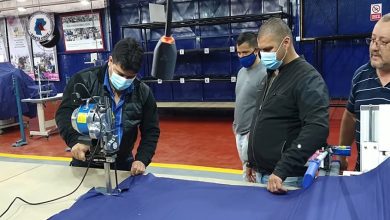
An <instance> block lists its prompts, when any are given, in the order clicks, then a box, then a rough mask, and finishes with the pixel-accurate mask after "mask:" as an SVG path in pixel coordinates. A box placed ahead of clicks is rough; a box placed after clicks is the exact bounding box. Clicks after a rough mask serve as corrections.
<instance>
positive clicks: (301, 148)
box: [273, 73, 329, 180]
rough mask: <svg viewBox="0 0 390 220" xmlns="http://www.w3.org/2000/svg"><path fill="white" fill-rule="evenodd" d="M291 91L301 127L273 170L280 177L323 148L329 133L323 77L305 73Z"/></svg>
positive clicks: (288, 174) (326, 93) (301, 164)
mask: <svg viewBox="0 0 390 220" xmlns="http://www.w3.org/2000/svg"><path fill="white" fill-rule="evenodd" d="M294 93H295V97H296V99H297V100H296V105H297V108H298V111H299V118H300V120H301V124H302V129H301V131H300V133H299V135H298V137H297V138H296V139H295V140H294V141H293V142H292V144H291V145H292V146H290V147H289V148H288V149H287V150H286V151H285V152H283V154H282V158H281V159H280V160H279V161H278V163H277V164H276V167H275V169H274V171H273V174H275V175H276V176H278V177H280V178H281V179H282V180H284V179H285V178H286V177H288V176H291V173H293V171H294V169H297V168H301V167H302V166H303V165H304V164H305V163H306V162H307V159H308V158H309V157H310V156H311V155H313V153H314V152H315V151H316V150H317V149H319V148H321V147H324V146H325V145H326V142H327V138H328V134H329V112H328V107H329V95H328V89H327V87H326V84H325V82H324V80H323V79H322V77H321V76H320V75H319V74H314V73H313V74H312V73H310V74H308V75H307V76H306V77H305V78H304V79H302V80H301V82H300V83H299V85H298V86H297V87H296V89H295V91H294Z"/></svg>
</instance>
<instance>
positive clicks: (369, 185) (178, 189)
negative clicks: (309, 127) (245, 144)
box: [51, 160, 390, 220]
mask: <svg viewBox="0 0 390 220" xmlns="http://www.w3.org/2000/svg"><path fill="white" fill-rule="evenodd" d="M389 171H390V160H386V161H385V162H383V163H382V164H381V165H380V166H379V167H378V168H376V169H375V170H373V171H370V172H368V173H365V174H363V175H359V176H326V177H319V178H318V179H317V180H316V182H315V183H314V184H313V185H312V186H311V187H310V188H308V189H299V190H291V191H289V192H288V193H287V194H285V195H274V194H271V193H270V192H268V191H267V190H266V189H265V188H261V187H252V186H231V185H223V184H214V183H206V182H196V181H186V180H177V179H170V178H159V177H155V176H153V175H151V174H148V175H144V176H136V177H129V178H128V179H126V180H125V181H123V182H122V183H121V184H120V186H119V187H120V188H121V189H127V191H124V192H122V193H121V194H120V195H119V196H104V195H102V194H99V193H97V192H96V191H95V190H94V189H91V190H90V191H89V192H88V193H86V194H85V195H83V196H82V197H81V198H80V199H79V200H78V201H77V202H76V203H75V204H74V205H73V206H72V207H71V208H69V209H67V210H64V211H62V212H60V213H59V214H57V215H55V216H53V217H52V218H51V219H53V220H54V219H56V220H57V219H67V220H69V219H145V220H154V219H167V220H179V219H180V220H184V219H199V220H200V219H202V220H203V219H213V220H215V219H223V220H229V219H232V220H233V219H234V220H237V219H272V220H278V219H294V220H295V219H299V220H304V219H315V220H329V219H342V220H348V219H354V220H357V219H362V220H363V219H375V220H388V219H390V210H389V207H390V192H389V186H390V172H389Z"/></svg>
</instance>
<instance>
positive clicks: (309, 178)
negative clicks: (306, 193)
mask: <svg viewBox="0 0 390 220" xmlns="http://www.w3.org/2000/svg"><path fill="white" fill-rule="evenodd" d="M320 162H321V161H319V160H312V161H310V162H309V167H308V168H307V170H306V173H305V175H304V176H303V181H302V187H303V188H305V189H307V188H308V187H309V186H311V184H312V183H313V182H314V179H315V177H316V173H317V170H318V168H319V166H320Z"/></svg>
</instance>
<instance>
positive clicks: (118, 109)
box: [104, 70, 133, 146]
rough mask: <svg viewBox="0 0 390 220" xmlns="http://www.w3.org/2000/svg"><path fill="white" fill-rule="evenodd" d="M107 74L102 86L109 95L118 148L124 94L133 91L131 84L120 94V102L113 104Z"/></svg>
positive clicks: (121, 127)
mask: <svg viewBox="0 0 390 220" xmlns="http://www.w3.org/2000/svg"><path fill="white" fill-rule="evenodd" d="M109 80H110V79H109V74H108V70H107V71H106V74H105V76H104V86H105V87H106V89H107V90H108V92H109V93H110V99H111V109H112V113H113V114H114V117H115V133H116V134H117V135H118V142H119V143H118V146H120V143H121V140H122V136H123V126H122V107H123V104H124V97H125V94H130V93H131V92H132V91H133V84H131V86H130V87H129V88H127V89H125V91H124V92H123V93H122V94H121V97H120V100H119V102H118V104H116V103H115V95H114V92H113V91H112V89H111V86H110V82H109Z"/></svg>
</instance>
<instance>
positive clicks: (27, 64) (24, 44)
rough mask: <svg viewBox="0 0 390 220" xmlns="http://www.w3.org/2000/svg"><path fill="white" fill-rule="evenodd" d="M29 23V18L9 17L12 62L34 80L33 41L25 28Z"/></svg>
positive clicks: (8, 26)
mask: <svg viewBox="0 0 390 220" xmlns="http://www.w3.org/2000/svg"><path fill="white" fill-rule="evenodd" d="M27 23H28V18H27V17H20V18H19V17H7V30H8V43H9V53H10V61H11V63H12V65H14V66H15V67H16V68H19V69H21V70H23V71H24V72H25V73H26V74H28V75H29V76H30V77H31V78H33V79H34V78H35V77H34V72H33V68H32V59H31V57H32V50H31V40H30V37H29V35H28V33H27V31H26V28H25V27H27V26H26V24H27Z"/></svg>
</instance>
